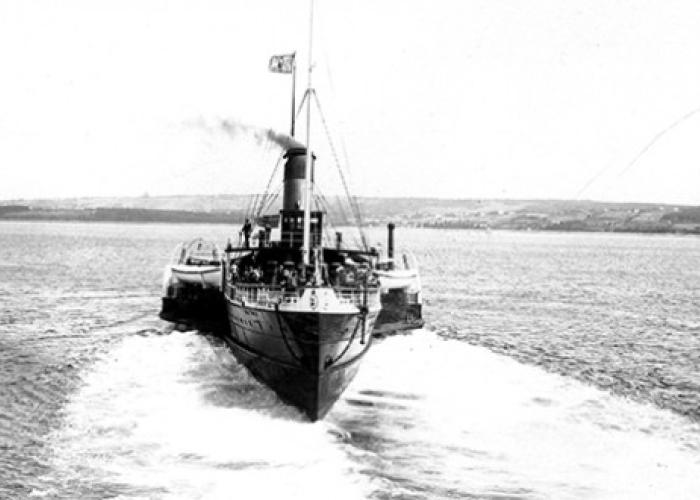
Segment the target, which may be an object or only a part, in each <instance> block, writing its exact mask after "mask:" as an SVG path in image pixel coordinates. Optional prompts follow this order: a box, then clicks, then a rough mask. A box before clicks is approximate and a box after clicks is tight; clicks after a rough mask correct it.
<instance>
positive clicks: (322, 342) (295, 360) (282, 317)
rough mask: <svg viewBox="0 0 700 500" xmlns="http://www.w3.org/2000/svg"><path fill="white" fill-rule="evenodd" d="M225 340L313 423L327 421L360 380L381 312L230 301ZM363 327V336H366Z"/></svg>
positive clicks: (246, 363)
mask: <svg viewBox="0 0 700 500" xmlns="http://www.w3.org/2000/svg"><path fill="white" fill-rule="evenodd" d="M227 308H228V313H229V320H230V322H231V326H230V333H229V335H227V337H226V339H227V341H228V342H229V344H230V346H231V349H232V351H233V353H234V355H235V356H236V359H238V360H239V361H240V362H241V363H242V364H243V365H245V366H246V367H247V368H248V370H249V371H250V372H251V373H252V374H253V375H254V376H255V377H256V378H257V379H258V380H259V381H260V382H262V383H263V384H265V385H266V386H268V387H269V388H271V389H272V390H273V391H275V392H276V393H277V395H278V396H279V397H280V399H282V400H283V401H285V402H287V403H290V404H292V405H294V406H296V407H297V408H299V409H300V410H302V411H303V412H304V413H305V414H306V415H307V416H308V417H309V419H310V420H311V421H316V420H318V419H321V418H323V417H324V416H325V415H326V413H327V412H328V411H329V410H330V409H331V407H332V406H333V404H334V403H335V402H336V401H337V400H338V398H339V397H340V396H341V394H342V393H343V391H344V390H345V388H346V387H347V386H348V384H350V382H351V381H352V379H353V378H354V377H355V374H356V373H357V370H358V368H359V365H360V360H361V359H362V357H363V356H364V354H365V353H366V352H367V350H368V349H369V347H370V345H371V342H372V335H371V330H372V327H373V323H374V321H375V319H376V313H374V314H372V313H370V314H368V315H367V317H366V318H365V319H364V325H363V319H362V316H361V314H359V313H355V314H322V313H312V312H282V311H279V310H269V309H268V310H263V309H257V308H252V307H247V306H244V305H241V304H240V303H237V302H233V301H228V303H227ZM363 328H364V334H363Z"/></svg>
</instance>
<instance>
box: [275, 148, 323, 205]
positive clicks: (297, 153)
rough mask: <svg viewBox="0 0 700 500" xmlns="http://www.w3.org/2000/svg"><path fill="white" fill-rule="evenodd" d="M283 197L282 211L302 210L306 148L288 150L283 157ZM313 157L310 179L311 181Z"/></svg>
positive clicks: (313, 158)
mask: <svg viewBox="0 0 700 500" xmlns="http://www.w3.org/2000/svg"><path fill="white" fill-rule="evenodd" d="M284 158H286V160H287V162H286V163H285V164H284V195H283V197H282V209H283V210H302V209H303V208H304V179H305V171H306V148H297V147H294V148H290V149H288V150H287V153H286V154H285V155H284ZM315 159H316V157H315V156H313V157H312V158H311V160H312V168H311V178H312V179H313V160H315Z"/></svg>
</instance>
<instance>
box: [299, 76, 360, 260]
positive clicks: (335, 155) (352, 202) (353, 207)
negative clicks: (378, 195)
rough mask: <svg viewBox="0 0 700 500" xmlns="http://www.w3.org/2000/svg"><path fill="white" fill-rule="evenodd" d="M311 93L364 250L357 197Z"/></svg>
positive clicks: (316, 101) (319, 107) (313, 91)
mask: <svg viewBox="0 0 700 500" xmlns="http://www.w3.org/2000/svg"><path fill="white" fill-rule="evenodd" d="M311 92H312V93H313V97H314V102H315V103H316V107H317V108H318V114H319V116H320V117H321V123H322V124H323V129H324V131H325V132H326V138H327V139H328V145H329V147H330V149H331V155H332V156H333V160H334V161H335V165H336V167H337V168H338V173H339V174H340V179H341V181H342V183H343V189H344V190H345V195H346V196H347V198H348V203H349V204H350V210H351V211H352V212H353V215H354V216H355V223H356V225H357V227H358V229H359V231H360V237H361V238H362V246H363V248H364V249H365V250H367V249H368V248H369V247H368V245H367V237H366V236H365V232H364V230H363V227H362V226H363V223H362V213H361V212H360V207H359V205H358V204H357V199H355V198H354V197H353V196H352V195H351V194H350V189H349V187H348V183H347V181H346V179H345V174H344V173H343V169H342V166H341V164H340V160H339V158H338V153H337V151H336V149H335V144H334V143H333V139H332V138H331V133H330V130H329V128H328V123H327V122H326V117H325V115H324V114H323V110H322V109H321V102H320V101H319V98H318V95H317V94H316V91H315V90H313V89H312V90H311Z"/></svg>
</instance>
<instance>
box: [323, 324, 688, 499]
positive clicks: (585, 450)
mask: <svg viewBox="0 0 700 500" xmlns="http://www.w3.org/2000/svg"><path fill="white" fill-rule="evenodd" d="M393 393H398V395H397V397H396V398H393V399H392V396H391V395H392V394H393ZM407 393H409V394H411V395H413V396H416V397H418V399H416V400H412V399H405V397H403V396H401V395H402V394H403V395H405V394H407ZM377 394H379V395H381V394H387V395H386V396H384V397H381V396H376V395H377ZM353 398H359V399H363V398H364V399H365V400H366V401H367V402H368V403H372V402H374V403H382V402H383V403H387V402H393V403H395V404H399V405H401V406H403V407H404V409H403V410H397V409H395V408H391V407H390V408H389V409H386V410H384V409H382V407H381V405H379V406H378V407H377V406H374V407H373V406H365V410H364V411H365V412H368V411H369V412H374V413H375V415H372V416H371V418H372V421H374V422H376V425H377V426H378V428H377V429H374V430H373V432H374V433H375V434H376V435H381V436H382V437H383V438H384V439H387V438H388V439H390V440H392V442H393V443H396V445H395V446H388V447H387V449H385V450H382V451H380V452H379V455H380V457H381V458H382V460H383V466H384V467H386V468H388V469H389V471H390V472H389V474H388V475H392V474H393V475H395V476H397V477H398V478H400V479H408V480H410V481H419V482H421V481H422V482H424V483H427V484H430V483H432V484H434V485H435V488H436V490H437V489H438V488H444V487H451V488H454V489H456V490H457V491H460V492H462V493H472V494H477V495H478V494H490V493H494V492H496V493H505V494H515V495H523V496H524V497H528V498H529V497H530V495H535V496H536V497H538V498H539V497H545V498H616V499H617V498H700V455H699V454H698V451H697V450H698V449H700V447H698V444H700V428H699V427H698V426H697V425H695V424H693V423H691V422H690V421H689V420H687V419H685V418H683V417H680V416H677V415H675V414H672V413H671V412H668V411H663V410H659V409H657V408H655V407H653V406H651V405H643V404H638V403H635V402H631V401H628V400H626V399H623V398H619V397H616V396H613V395H610V394H607V393H605V392H602V391H600V390H597V389H595V388H593V387H589V386H586V385H584V384H582V383H579V382H577V381H575V380H572V379H569V378H566V377H562V376H558V375H554V374H550V373H547V372H545V371H543V370H541V369H539V368H537V367H532V366H526V365H523V364H520V363H518V362H516V361H514V360H512V359H510V358H507V357H505V356H500V355H496V354H493V353H491V352H489V351H487V350H486V349H483V348H478V347H474V346H470V345H467V344H465V343H463V342H459V341H454V340H443V339H440V338H438V337H437V336H436V335H435V334H432V333H430V332H427V331H420V332H416V333H415V334H414V335H413V336H400V337H393V338H389V339H387V340H385V341H384V342H381V343H379V344H378V345H375V346H374V347H373V349H372V351H371V352H370V354H369V355H368V357H367V359H366V361H365V363H364V366H363V367H362V370H361V371H360V373H359V375H358V377H357V379H356V381H355V383H353V385H352V386H351V390H350V392H349V394H348V399H349V401H350V402H352V400H353ZM342 405H347V400H346V401H345V402H344V403H342ZM342 405H341V406H342ZM367 408H369V410H367ZM337 411H338V413H337V414H334V415H333V417H334V418H336V419H338V420H339V421H340V422H341V423H342V420H343V417H342V415H343V414H346V413H347V412H348V411H352V410H351V409H349V408H343V407H339V408H338V409H337ZM354 411H359V410H357V409H356V410H354ZM366 418H368V419H369V418H370V416H369V415H367V416H366ZM397 463H398V464H401V463H403V464H408V465H404V466H402V467H399V466H397V465H396V464H397Z"/></svg>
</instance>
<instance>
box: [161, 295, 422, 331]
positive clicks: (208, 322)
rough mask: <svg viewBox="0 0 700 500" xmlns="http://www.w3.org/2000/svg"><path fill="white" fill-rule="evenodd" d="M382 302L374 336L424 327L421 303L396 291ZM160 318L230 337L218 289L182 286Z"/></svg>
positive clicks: (166, 301)
mask: <svg viewBox="0 0 700 500" xmlns="http://www.w3.org/2000/svg"><path fill="white" fill-rule="evenodd" d="M381 301H382V310H381V312H380V313H379V316H378V317H377V320H376V322H375V323H374V329H373V330H372V334H373V335H374V336H375V337H384V336H387V335H391V334H393V333H396V332H400V331H407V330H417V329H419V328H422V327H423V326H424V324H425V322H424V321H423V317H422V305H421V304H416V303H407V302H406V300H405V298H404V297H403V296H402V294H396V293H394V291H390V292H389V293H384V294H382V296H381ZM160 318H161V319H164V320H165V321H170V322H172V323H178V324H181V325H185V326H186V327H187V328H191V329H195V330H200V331H203V332H208V333H213V334H215V335H217V336H219V337H226V336H228V335H229V334H230V324H229V321H228V316H227V313H226V301H225V299H224V294H223V293H221V292H220V291H219V290H216V289H211V288H209V289H204V288H201V287H196V286H194V285H189V286H187V287H182V289H181V291H180V292H179V293H176V294H175V296H174V297H163V299H162V306H161V310H160Z"/></svg>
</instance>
